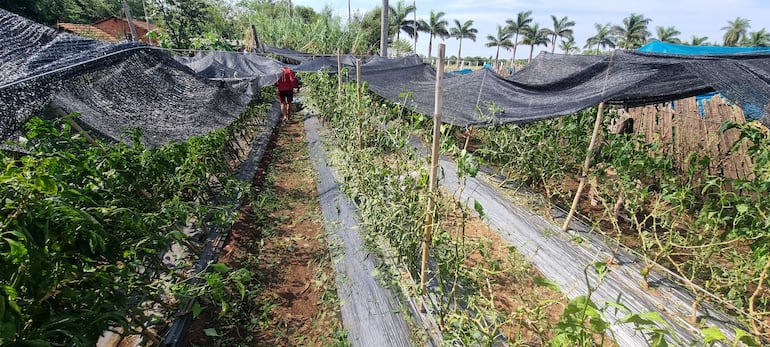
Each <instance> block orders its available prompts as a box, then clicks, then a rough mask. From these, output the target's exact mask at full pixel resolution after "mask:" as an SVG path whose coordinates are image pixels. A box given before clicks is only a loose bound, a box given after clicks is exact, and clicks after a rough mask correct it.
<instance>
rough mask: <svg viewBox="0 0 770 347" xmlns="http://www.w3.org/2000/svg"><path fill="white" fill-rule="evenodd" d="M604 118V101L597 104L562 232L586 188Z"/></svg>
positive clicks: (565, 229) (567, 226) (567, 225)
mask: <svg viewBox="0 0 770 347" xmlns="http://www.w3.org/2000/svg"><path fill="white" fill-rule="evenodd" d="M603 116H604V101H602V102H600V103H599V111H597V112H596V122H594V133H593V135H591V142H590V143H589V144H588V153H586V160H585V161H584V162H583V172H582V173H581V174H580V183H579V184H578V189H577V192H575V198H574V199H572V207H571V208H570V209H569V213H568V214H567V218H566V219H565V220H564V225H563V226H562V230H564V231H567V230H568V229H569V223H570V221H571V220H572V217H573V216H574V215H575V211H576V210H577V205H578V202H580V194H583V189H584V188H585V186H586V177H588V169H589V166H590V165H591V158H592V157H593V155H594V146H596V139H597V138H598V137H599V128H600V127H601V125H602V118H603Z"/></svg>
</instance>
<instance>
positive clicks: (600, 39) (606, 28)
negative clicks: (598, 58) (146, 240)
mask: <svg viewBox="0 0 770 347" xmlns="http://www.w3.org/2000/svg"><path fill="white" fill-rule="evenodd" d="M594 28H595V29H596V35H594V36H591V37H589V38H588V39H587V40H586V45H585V46H584V47H583V48H588V49H589V50H590V49H591V47H593V46H594V45H596V51H597V53H598V52H599V50H600V49H601V48H602V47H603V48H607V47H609V48H615V35H614V33H613V31H612V24H610V23H607V24H604V25H601V24H599V23H594Z"/></svg>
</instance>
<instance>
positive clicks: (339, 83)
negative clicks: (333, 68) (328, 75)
mask: <svg viewBox="0 0 770 347" xmlns="http://www.w3.org/2000/svg"><path fill="white" fill-rule="evenodd" d="M341 98H342V50H340V49H339V48H337V100H340V99H341Z"/></svg>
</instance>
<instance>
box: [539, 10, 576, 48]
mask: <svg viewBox="0 0 770 347" xmlns="http://www.w3.org/2000/svg"><path fill="white" fill-rule="evenodd" d="M551 20H552V21H553V29H545V30H547V33H548V35H551V53H553V52H555V51H556V38H557V37H562V38H565V39H569V38H571V37H572V29H570V28H572V27H574V26H575V21H571V20H569V18H567V16H564V17H562V18H561V19H557V18H556V16H554V15H551Z"/></svg>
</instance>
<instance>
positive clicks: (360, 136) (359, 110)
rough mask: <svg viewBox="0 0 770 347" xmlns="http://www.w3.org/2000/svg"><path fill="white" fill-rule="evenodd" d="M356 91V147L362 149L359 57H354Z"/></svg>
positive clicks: (362, 132)
mask: <svg viewBox="0 0 770 347" xmlns="http://www.w3.org/2000/svg"><path fill="white" fill-rule="evenodd" d="M356 93H357V95H358V97H357V100H358V148H359V149H364V129H363V125H362V124H361V120H362V119H361V118H362V115H363V112H361V59H356Z"/></svg>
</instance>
